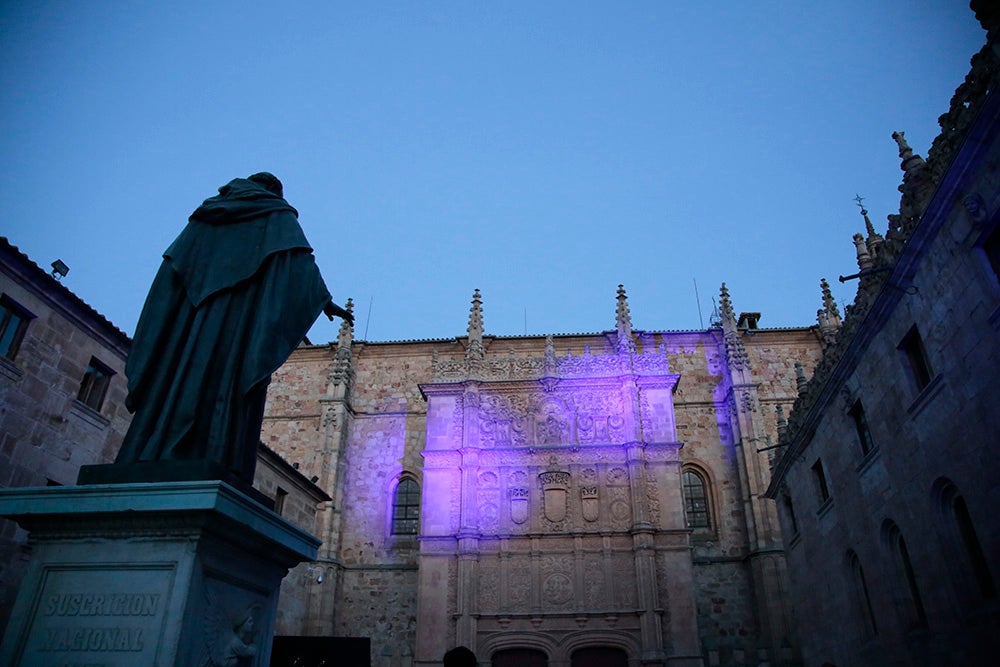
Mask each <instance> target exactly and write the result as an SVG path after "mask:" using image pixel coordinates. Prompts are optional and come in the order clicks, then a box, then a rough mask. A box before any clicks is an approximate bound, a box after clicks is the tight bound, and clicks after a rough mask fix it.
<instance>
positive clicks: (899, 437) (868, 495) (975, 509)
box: [767, 3, 1000, 667]
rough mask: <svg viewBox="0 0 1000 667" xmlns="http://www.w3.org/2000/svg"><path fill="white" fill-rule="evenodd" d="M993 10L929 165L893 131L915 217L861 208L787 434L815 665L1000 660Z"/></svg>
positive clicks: (782, 484) (795, 585)
mask: <svg viewBox="0 0 1000 667" xmlns="http://www.w3.org/2000/svg"><path fill="white" fill-rule="evenodd" d="M973 4H976V3H973ZM981 4H982V5H984V6H985V5H987V4H988V3H981ZM994 7H995V5H994ZM992 11H993V14H994V15H993V17H992V19H990V18H989V17H986V16H984V15H985V14H987V13H988V12H986V11H985V10H983V11H982V12H981V13H980V18H981V20H982V19H986V20H985V21H984V27H986V28H987V29H988V31H989V39H988V44H987V46H986V47H985V48H984V49H983V50H982V51H981V52H980V53H979V54H977V55H976V56H975V57H974V58H973V60H972V66H973V67H972V72H971V73H970V74H969V76H968V77H967V78H966V81H965V83H964V84H962V86H961V87H960V88H959V89H958V91H957V92H956V94H955V97H954V98H953V100H952V105H951V109H950V110H949V111H948V112H947V113H946V114H945V115H943V116H942V117H941V127H942V133H941V135H940V136H939V137H938V138H937V139H936V140H935V142H934V144H933V146H932V147H931V150H930V152H929V153H928V156H927V160H926V161H924V160H923V159H921V158H920V157H919V156H918V155H915V154H913V151H912V150H911V149H910V148H909V146H907V144H906V142H905V139H904V137H903V136H902V134H901V133H896V134H894V137H895V138H896V140H897V142H898V144H899V150H900V158H901V159H902V169H903V172H904V176H903V184H902V185H901V186H900V191H901V192H902V193H903V194H902V199H901V202H900V211H899V214H898V215H892V216H889V217H890V224H889V229H888V231H887V233H886V235H885V237H884V238H883V236H882V235H881V234H878V233H876V232H875V230H874V228H873V226H872V225H871V223H870V221H869V220H868V217H867V212H865V211H864V209H862V213H863V214H864V216H865V217H864V221H865V223H866V227H867V238H865V237H863V236H862V235H861V234H857V235H855V244H856V246H857V254H858V266H859V269H860V270H859V272H858V274H859V275H858V276H857V277H858V278H859V286H858V292H857V296H856V298H855V300H854V304H853V306H851V307H850V308H849V309H848V313H847V316H846V318H845V320H844V323H843V325H842V327H841V328H840V331H839V332H834V331H831V335H830V336H829V337H828V341H827V342H828V347H827V349H826V350H825V353H824V357H823V359H822V361H821V362H820V364H819V365H818V366H817V367H816V369H815V371H814V374H813V377H812V379H811V381H810V382H809V383H808V384H807V383H805V382H803V387H802V393H801V397H800V398H799V399H798V400H797V401H796V404H795V408H794V410H793V412H792V414H791V416H790V418H789V420H788V423H787V426H783V429H782V430H783V435H782V438H781V441H780V444H781V445H782V447H781V451H782V456H781V458H780V459H779V460H778V461H777V463H776V466H775V468H774V470H773V474H772V478H771V483H770V487H769V489H768V492H767V494H768V496H769V497H771V498H774V499H776V501H777V503H778V506H779V508H780V510H779V514H780V519H781V524H782V532H783V534H784V535H785V548H786V550H787V562H788V569H789V573H790V575H791V581H792V588H791V600H792V605H793V606H794V607H795V608H796V611H797V614H798V618H799V619H800V623H799V625H798V627H799V631H800V637H801V641H802V647H803V655H804V659H805V662H806V664H809V665H819V664H821V663H823V662H825V661H828V662H830V663H833V664H837V665H852V666H858V667H865V666H868V665H870V666H875V665H879V666H881V665H897V664H898V665H955V666H959V665H961V666H963V667H969V666H977V665H995V664H997V660H998V657H997V656H1000V632H998V631H1000V597H998V594H997V588H998V584H1000V518H998V513H997V509H998V508H1000V481H998V480H1000V458H998V457H997V455H996V452H995V451H994V447H995V446H996V444H997V434H998V433H1000V400H998V396H1000V335H998V333H1000V224H998V223H1000V167H998V165H1000V96H998V95H997V93H996V92H995V90H996V88H997V86H998V84H1000V67H998V64H1000V59H998V55H1000V48H998V45H997V42H996V36H997V21H996V19H997V16H996V11H995V9H993V10H992ZM989 21H992V23H989ZM990 91H994V92H990Z"/></svg>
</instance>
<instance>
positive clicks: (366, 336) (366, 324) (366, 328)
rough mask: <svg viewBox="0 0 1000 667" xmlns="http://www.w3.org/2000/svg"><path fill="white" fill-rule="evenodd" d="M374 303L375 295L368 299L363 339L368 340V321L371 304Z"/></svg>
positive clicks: (370, 317)
mask: <svg viewBox="0 0 1000 667" xmlns="http://www.w3.org/2000/svg"><path fill="white" fill-rule="evenodd" d="M374 303H375V295H374V294H373V295H372V297H371V298H370V299H368V316H367V317H365V340H368V323H369V322H371V321H372V304H374Z"/></svg>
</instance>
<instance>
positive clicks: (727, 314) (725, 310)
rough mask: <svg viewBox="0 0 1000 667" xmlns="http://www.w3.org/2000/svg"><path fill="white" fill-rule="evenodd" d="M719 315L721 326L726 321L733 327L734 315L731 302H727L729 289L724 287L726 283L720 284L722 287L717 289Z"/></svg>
mask: <svg viewBox="0 0 1000 667" xmlns="http://www.w3.org/2000/svg"><path fill="white" fill-rule="evenodd" d="M719 314H720V315H721V316H722V323H723V325H725V323H726V322H727V321H728V322H732V323H733V324H734V325H735V323H736V315H735V313H734V312H733V302H732V301H730V300H729V289H728V288H727V287H726V283H722V287H721V288H720V289H719Z"/></svg>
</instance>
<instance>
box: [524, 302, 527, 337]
mask: <svg viewBox="0 0 1000 667" xmlns="http://www.w3.org/2000/svg"><path fill="white" fill-rule="evenodd" d="M524 335H525V336H527V335H528V307H527V306H525V307H524Z"/></svg>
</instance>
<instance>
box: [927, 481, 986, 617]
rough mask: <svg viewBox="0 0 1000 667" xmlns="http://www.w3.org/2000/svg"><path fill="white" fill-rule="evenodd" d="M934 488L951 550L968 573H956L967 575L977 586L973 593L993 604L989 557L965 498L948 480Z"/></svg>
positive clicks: (940, 482) (957, 561)
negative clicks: (984, 551)
mask: <svg viewBox="0 0 1000 667" xmlns="http://www.w3.org/2000/svg"><path fill="white" fill-rule="evenodd" d="M935 487H937V488H938V491H937V494H938V497H939V502H940V505H939V506H940V508H941V511H942V517H943V520H944V524H945V525H944V528H945V533H946V535H947V536H948V538H949V539H948V542H950V545H949V546H950V547H951V550H952V552H953V554H954V556H955V558H954V561H955V562H956V563H961V564H962V566H963V569H964V570H965V572H964V573H961V572H956V574H958V575H959V577H962V575H963V574H965V575H968V578H969V579H971V583H972V584H973V585H974V586H973V587H971V590H972V591H975V592H976V593H977V594H978V595H979V597H980V598H981V599H985V600H992V599H994V598H996V597H997V586H996V582H995V581H994V579H993V573H992V572H991V571H990V564H989V561H988V560H987V559H986V554H985V553H983V547H982V544H980V542H979V536H978V535H977V534H976V527H975V524H974V523H973V522H972V516H971V515H970V514H969V507H968V505H967V504H966V502H965V497H964V496H962V494H961V493H959V491H958V487H956V486H955V485H954V483H952V482H951V480H949V479H947V478H941V479H939V480H938V481H937V482H935ZM963 556H964V557H963ZM970 592H971V591H970ZM970 601H971V600H970Z"/></svg>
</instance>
